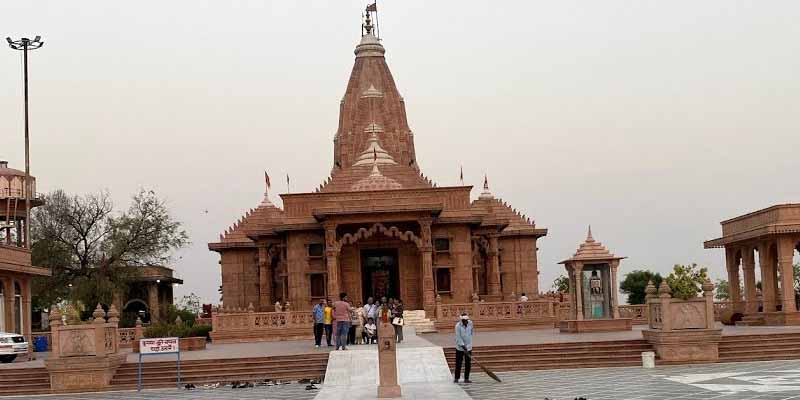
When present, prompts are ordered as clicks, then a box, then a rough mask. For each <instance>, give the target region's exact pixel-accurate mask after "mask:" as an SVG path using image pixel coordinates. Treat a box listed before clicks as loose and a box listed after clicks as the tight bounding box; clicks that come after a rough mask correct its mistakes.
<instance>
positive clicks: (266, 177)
mask: <svg viewBox="0 0 800 400" xmlns="http://www.w3.org/2000/svg"><path fill="white" fill-rule="evenodd" d="M264 182H265V183H266V184H267V189H269V188H270V187H271V186H272V185H271V184H270V183H269V174H267V171H264Z"/></svg>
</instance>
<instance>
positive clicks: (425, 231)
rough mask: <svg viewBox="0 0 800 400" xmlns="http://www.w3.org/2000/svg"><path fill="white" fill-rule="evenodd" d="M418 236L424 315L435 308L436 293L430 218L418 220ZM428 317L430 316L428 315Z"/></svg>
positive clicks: (431, 312) (432, 313) (430, 313)
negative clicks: (419, 241)
mask: <svg viewBox="0 0 800 400" xmlns="http://www.w3.org/2000/svg"><path fill="white" fill-rule="evenodd" d="M419 226H420V236H421V237H420V238H421V239H422V243H421V246H420V247H419V253H420V257H421V263H420V264H421V265H422V308H423V309H424V310H425V315H426V316H430V315H434V312H435V308H436V294H435V293H434V284H433V244H432V243H431V219H429V218H421V219H420V220H419ZM428 318H430V317H428Z"/></svg>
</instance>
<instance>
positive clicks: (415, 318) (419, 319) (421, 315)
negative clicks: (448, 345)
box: [403, 310, 437, 333]
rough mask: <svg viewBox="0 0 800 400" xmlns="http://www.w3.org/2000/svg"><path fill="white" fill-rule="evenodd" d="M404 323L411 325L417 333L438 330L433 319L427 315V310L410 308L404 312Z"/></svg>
mask: <svg viewBox="0 0 800 400" xmlns="http://www.w3.org/2000/svg"><path fill="white" fill-rule="evenodd" d="M403 323H404V325H405V326H411V327H413V328H414V330H415V331H416V332H417V333H433V332H437V330H436V326H434V323H433V321H431V320H430V319H428V318H426V317H425V310H408V311H404V312H403Z"/></svg>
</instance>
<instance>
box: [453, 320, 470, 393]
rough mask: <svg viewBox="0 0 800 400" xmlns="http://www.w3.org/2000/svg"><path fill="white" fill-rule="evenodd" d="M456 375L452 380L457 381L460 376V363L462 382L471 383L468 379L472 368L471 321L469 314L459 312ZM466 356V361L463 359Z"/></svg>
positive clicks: (456, 331)
mask: <svg viewBox="0 0 800 400" xmlns="http://www.w3.org/2000/svg"><path fill="white" fill-rule="evenodd" d="M455 333H456V376H455V379H453V382H455V383H458V380H459V379H460V378H461V364H462V363H465V364H466V365H464V383H472V381H471V380H469V370H470V369H471V368H472V334H473V328H472V321H470V319H469V315H467V313H465V312H463V313H461V321H458V322H456V328H455ZM464 358H466V362H465V360H464Z"/></svg>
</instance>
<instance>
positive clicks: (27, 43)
mask: <svg viewBox="0 0 800 400" xmlns="http://www.w3.org/2000/svg"><path fill="white" fill-rule="evenodd" d="M6 41H7V42H8V46H9V47H11V48H12V49H14V50H21V51H22V70H23V76H24V78H23V81H24V83H23V86H24V92H25V182H24V188H25V248H26V249H30V248H31V240H30V236H31V187H30V184H29V183H30V181H31V162H30V161H31V158H30V145H29V144H30V141H29V138H28V50H36V49H38V48H40V47H42V45H44V42H43V41H42V37H41V36H36V37H35V38H34V39H33V40H30V39H28V38H22V39H20V40H11V38H10V37H7V38H6Z"/></svg>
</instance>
